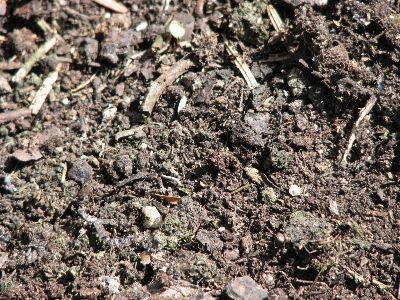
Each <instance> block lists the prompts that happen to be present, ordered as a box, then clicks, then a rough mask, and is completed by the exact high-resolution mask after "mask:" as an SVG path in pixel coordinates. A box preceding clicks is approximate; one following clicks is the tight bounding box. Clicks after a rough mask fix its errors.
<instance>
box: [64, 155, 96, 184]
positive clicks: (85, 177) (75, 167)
mask: <svg viewBox="0 0 400 300" xmlns="http://www.w3.org/2000/svg"><path fill="white" fill-rule="evenodd" d="M67 175H68V178H69V179H72V180H74V181H75V182H76V183H79V184H81V185H82V186H83V185H84V184H85V182H88V181H91V180H92V176H93V169H92V167H91V166H90V165H89V164H88V163H87V161H86V160H83V159H77V160H75V161H74V162H73V163H72V166H71V168H70V169H69V171H68V174H67Z"/></svg>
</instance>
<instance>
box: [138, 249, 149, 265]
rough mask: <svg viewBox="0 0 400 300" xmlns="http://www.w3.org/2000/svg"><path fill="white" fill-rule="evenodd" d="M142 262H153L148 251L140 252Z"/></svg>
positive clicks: (144, 263)
mask: <svg viewBox="0 0 400 300" xmlns="http://www.w3.org/2000/svg"><path fill="white" fill-rule="evenodd" d="M140 262H141V263H142V265H144V266H145V265H148V264H150V263H151V258H150V255H149V254H148V253H147V252H142V253H140Z"/></svg>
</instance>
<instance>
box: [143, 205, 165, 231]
mask: <svg viewBox="0 0 400 300" xmlns="http://www.w3.org/2000/svg"><path fill="white" fill-rule="evenodd" d="M142 213H143V227H144V228H158V227H160V226H161V224H162V217H161V215H160V213H159V212H158V210H157V208H155V207H154V206H145V207H143V210H142Z"/></svg>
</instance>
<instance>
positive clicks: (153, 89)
mask: <svg viewBox="0 0 400 300" xmlns="http://www.w3.org/2000/svg"><path fill="white" fill-rule="evenodd" d="M194 65H195V63H194V62H193V61H191V60H190V59H189V58H187V57H186V58H183V59H181V60H180V61H178V62H177V63H176V64H175V65H173V66H172V67H171V68H169V69H168V70H167V71H165V72H164V73H163V74H162V75H161V76H160V77H158V78H157V80H155V81H153V82H152V83H151V85H150V87H149V93H148V94H147V96H146V99H145V100H144V102H143V104H142V107H141V112H142V113H143V114H144V115H145V116H147V117H148V116H150V115H151V113H152V111H153V108H154V105H155V104H156V102H157V101H158V99H159V98H160V96H161V95H162V94H163V93H164V91H165V89H166V88H167V86H169V85H171V84H172V83H173V82H174V81H175V80H176V79H177V78H178V77H179V76H181V75H182V74H183V73H185V72H187V71H188V70H189V69H190V68H191V67H193V66H194Z"/></svg>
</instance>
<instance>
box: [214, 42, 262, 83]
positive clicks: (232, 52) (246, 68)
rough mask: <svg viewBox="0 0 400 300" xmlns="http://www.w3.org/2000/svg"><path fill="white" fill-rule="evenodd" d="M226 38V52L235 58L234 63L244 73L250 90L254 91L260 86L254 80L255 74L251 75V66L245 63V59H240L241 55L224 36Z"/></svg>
mask: <svg viewBox="0 0 400 300" xmlns="http://www.w3.org/2000/svg"><path fill="white" fill-rule="evenodd" d="M222 37H223V38H224V43H225V46H226V51H227V52H228V54H229V55H231V56H232V57H234V62H235V65H236V67H237V68H238V69H239V71H240V72H241V73H242V75H243V77H244V79H245V80H246V82H247V85H248V86H249V88H251V89H254V88H255V87H257V86H258V82H257V80H256V79H255V78H254V75H253V73H251V71H250V68H249V66H248V65H247V64H246V63H245V62H244V61H243V59H242V58H241V57H240V55H239V53H238V52H237V51H236V49H235V48H233V46H232V45H231V44H230V42H229V41H228V39H227V38H226V36H225V35H222Z"/></svg>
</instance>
